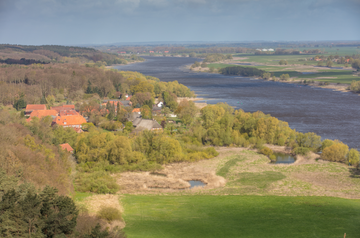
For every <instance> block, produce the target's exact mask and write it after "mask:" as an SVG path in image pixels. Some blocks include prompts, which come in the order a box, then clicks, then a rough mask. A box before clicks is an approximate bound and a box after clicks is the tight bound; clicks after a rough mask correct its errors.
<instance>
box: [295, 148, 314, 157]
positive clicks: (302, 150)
mask: <svg viewBox="0 0 360 238" xmlns="http://www.w3.org/2000/svg"><path fill="white" fill-rule="evenodd" d="M292 152H293V153H294V154H296V155H307V154H308V153H309V152H310V150H309V148H306V147H296V148H295V149H293V151H292Z"/></svg>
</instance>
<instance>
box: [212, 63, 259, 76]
mask: <svg viewBox="0 0 360 238" xmlns="http://www.w3.org/2000/svg"><path fill="white" fill-rule="evenodd" d="M219 73H221V74H224V75H241V76H245V77H250V76H259V77H262V76H263V74H264V73H266V72H265V71H263V70H260V69H257V68H253V67H242V66H230V67H225V68H222V69H219Z"/></svg>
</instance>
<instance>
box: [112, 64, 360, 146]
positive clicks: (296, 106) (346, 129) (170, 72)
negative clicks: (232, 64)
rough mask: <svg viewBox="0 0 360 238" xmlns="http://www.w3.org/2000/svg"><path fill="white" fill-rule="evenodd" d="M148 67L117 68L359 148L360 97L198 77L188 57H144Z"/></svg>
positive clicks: (233, 78)
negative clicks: (271, 117)
mask: <svg viewBox="0 0 360 238" xmlns="http://www.w3.org/2000/svg"><path fill="white" fill-rule="evenodd" d="M144 58H145V59H146V61H145V62H141V63H136V64H129V65H124V66H123V65H121V66H116V67H115V68H117V69H119V70H129V71H137V72H140V73H142V74H145V75H151V76H154V77H157V78H159V79H160V80H161V81H165V82H168V81H174V80H177V81H178V82H179V83H182V84H184V85H186V86H187V87H189V88H190V89H191V90H193V91H195V93H196V94H197V95H198V97H202V98H204V99H205V100H206V102H207V103H208V104H216V103H218V102H226V103H228V104H229V105H231V106H234V107H235V108H241V109H243V110H244V111H246V112H255V111H262V112H264V113H266V114H271V115H272V116H274V117H277V118H279V119H280V120H283V121H287V122H288V123H289V126H290V127H291V128H294V129H296V130H297V131H300V132H315V133H316V134H318V135H320V136H321V137H322V139H332V140H334V139H338V140H341V141H342V142H344V143H346V144H347V145H349V147H350V148H360V106H359V105H360V97H359V96H358V95H356V94H354V93H350V92H337V91H333V90H331V89H322V88H316V87H311V86H300V85H296V84H288V83H281V82H271V81H264V80H255V79H251V78H245V77H237V76H224V75H220V74H208V73H196V72H191V71H190V70H187V69H185V68H184V66H185V65H188V64H193V63H194V62H195V61H200V59H196V58H185V57H181V58H180V57H144Z"/></svg>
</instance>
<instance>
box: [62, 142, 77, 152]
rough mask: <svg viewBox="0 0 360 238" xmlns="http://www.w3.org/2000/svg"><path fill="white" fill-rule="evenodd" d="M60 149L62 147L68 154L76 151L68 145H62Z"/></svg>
mask: <svg viewBox="0 0 360 238" xmlns="http://www.w3.org/2000/svg"><path fill="white" fill-rule="evenodd" d="M60 147H61V149H63V150H66V151H67V152H70V153H73V152H74V149H73V148H72V147H71V146H70V145H69V144H68V143H65V144H61V145H60Z"/></svg>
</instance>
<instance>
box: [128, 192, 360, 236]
mask: <svg viewBox="0 0 360 238" xmlns="http://www.w3.org/2000/svg"><path fill="white" fill-rule="evenodd" d="M121 201H122V203H123V205H124V208H125V213H124V218H125V221H126V227H125V229H124V231H125V232H126V234H127V235H128V238H138V237H139V238H140V237H141V238H151V237H154V238H155V237H156V238H162V237H172V238H176V237H181V238H183V237H197V238H201V237H204V238H205V237H206V238H210V237H214V238H215V237H216V238H219V237H254V238H258V237H276V238H282V237H284V238H289V237H301V238H302V237H319V238H320V237H324V238H331V237H334V238H335V237H336V238H340V237H344V233H346V234H347V236H346V237H347V238H353V237H359V234H360V200H347V199H342V198H331V197H276V196H208V195H203V196H198V195H195V196H143V195H142V196H136V195H126V196H125V197H124V198H123V199H121Z"/></svg>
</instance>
